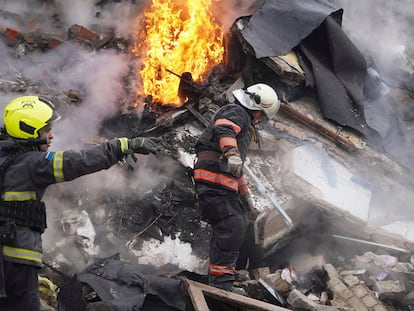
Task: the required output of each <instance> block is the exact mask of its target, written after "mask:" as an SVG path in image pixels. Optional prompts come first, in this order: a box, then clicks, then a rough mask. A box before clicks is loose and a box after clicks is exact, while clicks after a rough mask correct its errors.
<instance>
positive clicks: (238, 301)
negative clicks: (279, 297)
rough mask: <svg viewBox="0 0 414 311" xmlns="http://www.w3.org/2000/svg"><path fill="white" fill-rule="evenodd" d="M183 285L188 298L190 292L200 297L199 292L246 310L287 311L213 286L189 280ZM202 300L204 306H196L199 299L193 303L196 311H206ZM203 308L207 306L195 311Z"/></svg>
mask: <svg viewBox="0 0 414 311" xmlns="http://www.w3.org/2000/svg"><path fill="white" fill-rule="evenodd" d="M185 283H186V284H187V287H188V290H189V291H190V296H191V295H192V294H191V292H192V293H194V292H195V295H200V293H199V292H201V294H202V295H203V296H204V295H205V296H208V297H211V298H214V299H217V300H221V301H224V302H227V303H231V304H233V305H236V306H239V307H242V308H244V309H246V310H255V311H288V310H289V309H286V308H282V307H279V306H275V305H272V304H270V303H267V302H264V301H261V300H257V299H253V298H249V297H245V296H242V295H238V294H234V293H232V292H229V291H226V290H222V289H218V288H216V287H213V286H209V285H205V284H202V283H199V282H195V281H191V280H189V279H185ZM194 288H196V289H197V290H198V291H199V292H198V291H197V290H194ZM194 297H195V298H200V297H199V296H194ZM191 300H192V301H193V297H191ZM203 300H204V303H205V305H204V306H202V305H196V304H198V303H200V299H197V300H196V301H195V302H194V301H193V304H195V305H194V307H195V308H196V310H197V311H198V310H200V311H205V310H208V306H207V303H206V301H205V299H204V297H203ZM205 306H207V309H197V307H205Z"/></svg>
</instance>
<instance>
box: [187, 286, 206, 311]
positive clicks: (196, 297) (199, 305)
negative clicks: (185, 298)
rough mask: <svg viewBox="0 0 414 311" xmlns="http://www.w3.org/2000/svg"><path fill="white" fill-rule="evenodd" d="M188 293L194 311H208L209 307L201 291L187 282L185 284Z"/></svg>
mask: <svg viewBox="0 0 414 311" xmlns="http://www.w3.org/2000/svg"><path fill="white" fill-rule="evenodd" d="M187 281H188V280H186V283H187V288H188V293H189V295H190V298H191V301H192V303H193V307H194V310H195V311H208V310H209V307H208V305H207V302H206V299H205V298H204V294H203V291H202V290H201V289H200V288H199V287H198V286H195V285H193V284H191V283H189V282H187Z"/></svg>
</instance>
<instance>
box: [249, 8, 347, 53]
mask: <svg viewBox="0 0 414 311" xmlns="http://www.w3.org/2000/svg"><path fill="white" fill-rule="evenodd" d="M338 11H342V10H341V9H340V8H338V7H336V6H334V5H332V3H329V2H328V1H324V0H278V1H264V3H263V4H262V6H261V7H260V8H259V9H258V10H257V11H256V12H255V13H254V15H252V17H251V18H250V20H249V23H248V24H247V25H246V27H245V28H244V29H243V30H242V32H241V33H242V35H243V38H244V39H245V40H246V41H247V42H249V44H250V45H251V46H252V48H253V50H254V52H255V54H256V57H257V58H262V57H269V56H278V55H284V54H286V53H288V52H289V51H291V50H292V49H293V48H294V47H296V46H297V45H298V44H299V43H300V42H301V41H302V40H303V39H304V38H306V37H307V36H308V35H309V34H310V33H311V32H312V31H313V30H314V29H315V28H317V27H319V25H320V24H321V23H322V22H323V21H324V20H325V18H326V17H327V16H329V15H330V14H332V13H333V12H338Z"/></svg>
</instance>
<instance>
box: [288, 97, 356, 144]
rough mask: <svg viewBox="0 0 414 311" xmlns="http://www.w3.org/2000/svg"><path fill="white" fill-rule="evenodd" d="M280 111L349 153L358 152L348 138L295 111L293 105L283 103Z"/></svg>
mask: <svg viewBox="0 0 414 311" xmlns="http://www.w3.org/2000/svg"><path fill="white" fill-rule="evenodd" d="M280 110H281V111H283V112H285V113H286V114H287V115H289V116H291V117H292V118H294V119H296V120H297V121H299V122H300V123H302V124H304V125H306V126H308V127H310V128H312V129H314V130H316V131H317V132H318V133H320V134H322V135H323V136H325V137H326V138H328V139H329V140H331V141H333V142H334V143H336V144H339V145H340V146H341V147H344V148H345V149H347V150H348V151H358V150H359V148H357V147H356V146H355V145H354V143H353V142H351V141H350V140H348V139H347V138H346V137H344V136H342V135H340V134H339V133H337V131H334V130H332V129H330V128H329V127H327V126H325V125H323V124H321V123H319V122H317V121H316V120H314V119H312V118H311V117H309V116H307V115H306V114H304V113H302V112H300V111H299V110H298V109H295V108H294V107H292V106H291V105H288V104H285V103H282V104H281V105H280Z"/></svg>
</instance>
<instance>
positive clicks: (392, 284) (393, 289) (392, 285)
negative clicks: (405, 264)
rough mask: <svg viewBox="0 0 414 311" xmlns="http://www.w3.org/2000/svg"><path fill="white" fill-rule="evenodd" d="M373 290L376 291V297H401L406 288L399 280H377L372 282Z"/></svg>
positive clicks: (392, 298)
mask: <svg viewBox="0 0 414 311" xmlns="http://www.w3.org/2000/svg"><path fill="white" fill-rule="evenodd" d="M374 290H375V291H376V292H377V293H378V297H379V298H380V299H381V300H383V299H391V300H396V299H401V298H403V297H404V296H405V294H406V288H405V285H404V283H403V282H401V281H400V280H397V281H393V280H389V281H379V282H376V283H375V284H374Z"/></svg>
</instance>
